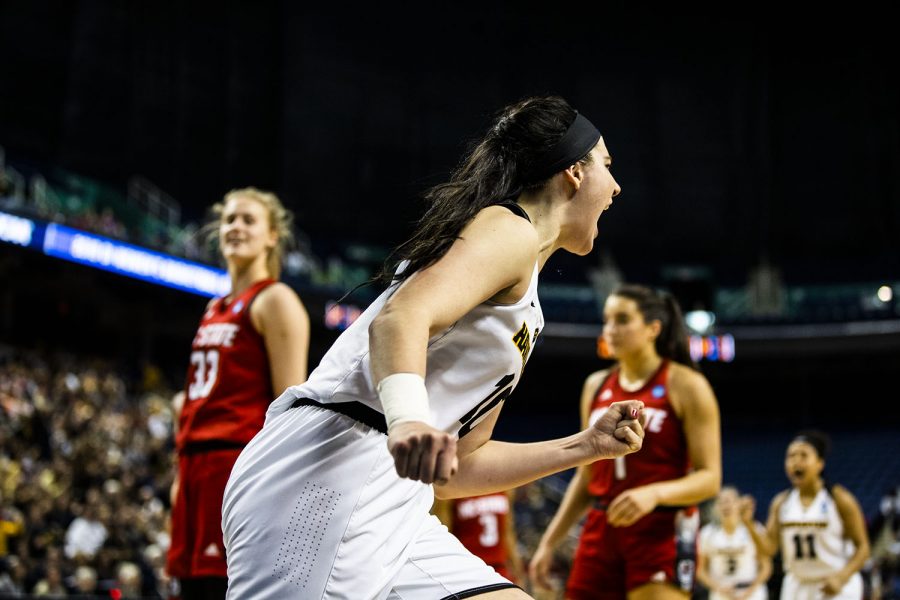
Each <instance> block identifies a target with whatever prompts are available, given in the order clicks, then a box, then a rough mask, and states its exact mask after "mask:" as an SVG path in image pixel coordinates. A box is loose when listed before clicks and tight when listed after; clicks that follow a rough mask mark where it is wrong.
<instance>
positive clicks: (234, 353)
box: [176, 279, 275, 451]
mask: <svg viewBox="0 0 900 600" xmlns="http://www.w3.org/2000/svg"><path fill="white" fill-rule="evenodd" d="M273 283H275V280H274V279H264V280H262V281H258V282H256V283H254V284H253V285H251V286H250V287H249V288H247V289H246V290H244V292H242V293H241V294H240V295H238V296H237V297H235V298H233V299H232V300H231V301H230V302H226V301H225V298H216V299H215V300H214V301H213V302H212V304H211V306H210V307H209V308H208V309H207V311H206V312H205V313H204V314H203V318H202V319H201V320H200V326H199V327H198V329H197V334H196V335H195V336H194V341H193V343H192V344H191V361H190V366H189V367H188V373H187V381H186V383H185V399H184V407H183V408H182V410H181V418H180V420H179V430H178V436H177V438H176V446H177V448H178V450H179V451H182V450H184V449H185V447H186V446H189V445H190V444H192V443H196V442H209V441H222V442H234V443H236V444H246V443H247V442H249V441H250V439H251V438H252V437H253V436H254V435H256V432H258V431H259V430H260V429H261V428H262V426H263V422H264V421H265V416H266V409H267V408H268V406H269V404H270V403H271V402H272V400H273V399H274V398H273V395H274V394H273V392H272V380H271V377H270V371H269V355H268V353H267V352H266V346H265V341H264V340H263V337H262V336H261V335H260V334H259V332H257V331H256V329H255V328H254V327H253V324H252V323H251V322H250V305H251V304H252V303H253V300H254V299H255V298H256V296H257V295H258V294H259V293H260V292H261V291H262V290H264V289H265V288H267V287H269V286H270V285H272V284H273Z"/></svg>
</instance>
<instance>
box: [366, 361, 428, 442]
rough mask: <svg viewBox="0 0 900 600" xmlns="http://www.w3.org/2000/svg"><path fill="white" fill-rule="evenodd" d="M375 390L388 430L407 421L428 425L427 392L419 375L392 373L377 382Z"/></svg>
mask: <svg viewBox="0 0 900 600" xmlns="http://www.w3.org/2000/svg"><path fill="white" fill-rule="evenodd" d="M375 389H376V390H377V391H378V398H379V399H380V400H381V405H382V407H383V408H384V418H385V420H387V426H388V429H390V428H391V426H393V425H395V424H396V423H406V422H407V421H422V422H423V423H430V421H431V411H430V410H429V408H428V391H427V390H426V389H425V380H424V379H423V378H422V376H421V375H418V374H416V373H394V374H392V375H388V376H387V377H385V378H384V379H382V380H381V381H379V382H378V385H377V386H376V388H375Z"/></svg>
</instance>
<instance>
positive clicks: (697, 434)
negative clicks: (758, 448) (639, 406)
mask: <svg viewBox="0 0 900 600" xmlns="http://www.w3.org/2000/svg"><path fill="white" fill-rule="evenodd" d="M669 393H670V394H671V397H672V400H673V404H676V403H677V405H679V406H681V422H682V427H683V429H684V437H685V440H686V442H687V451H688V457H689V458H690V462H691V467H692V469H691V472H690V473H688V474H687V475H685V476H684V477H679V478H677V479H670V480H668V481H660V482H658V483H651V484H649V485H646V486H641V487H636V488H632V489H630V490H627V491H625V492H623V493H621V494H619V495H618V496H617V497H616V498H615V499H614V500H613V501H612V502H611V503H610V505H609V510H608V513H607V515H608V519H609V524H610V525H613V526H615V527H626V526H628V525H631V524H633V523H634V522H636V521H637V520H638V519H640V518H641V517H643V516H644V515H646V514H648V513H649V512H650V511H652V510H653V509H655V508H656V507H657V506H692V505H694V504H697V503H698V502H702V501H703V500H706V499H708V498H712V497H713V496H715V495H716V494H717V493H718V491H719V488H720V487H721V485H722V442H721V432H720V423H719V405H718V402H717V401H716V397H715V395H714V394H713V390H712V387H710V385H709V382H708V381H707V380H706V378H705V377H704V376H703V375H701V374H700V373H698V372H696V371H694V370H693V369H689V368H686V367H682V366H680V365H673V369H672V371H671V375H670V378H669Z"/></svg>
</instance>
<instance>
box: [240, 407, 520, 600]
mask: <svg viewBox="0 0 900 600" xmlns="http://www.w3.org/2000/svg"><path fill="white" fill-rule="evenodd" d="M433 501H434V496H433V490H432V488H431V486H430V485H425V484H422V483H420V482H415V481H410V480H408V479H401V478H399V477H398V476H397V473H396V471H395V470H394V462H393V459H392V457H391V455H390V453H389V452H388V450H387V438H386V437H385V436H384V435H383V434H381V433H379V432H378V431H376V430H373V429H371V428H369V427H368V426H366V425H363V424H361V423H358V422H356V421H354V420H353V419H351V418H350V417H347V416H344V415H342V414H339V413H336V412H333V411H331V410H328V409H323V408H318V407H315V406H301V407H298V408H293V409H289V410H285V411H284V412H282V413H281V414H277V415H272V414H270V415H269V418H268V419H267V421H266V425H265V427H263V429H262V430H261V431H260V432H259V433H258V434H257V435H256V436H255V437H254V438H253V440H252V441H251V442H250V443H249V444H248V445H247V447H246V448H245V449H244V451H243V452H242V453H241V455H240V457H239V458H238V460H237V462H236V464H235V466H234V469H233V470H232V473H231V477H230V479H229V481H228V485H227V486H226V488H225V499H224V503H223V507H222V530H223V533H224V539H225V549H226V555H227V557H228V598H229V600H256V599H259V600H264V599H265V600H270V599H272V598H279V599H289V598H297V599H300V598H303V599H307V598H309V599H320V598H322V599H329V600H331V599H338V598H341V599H343V598H346V599H352V600H367V599H373V600H374V599H378V600H383V599H391V600H419V599H421V600H438V599H442V598H468V597H472V596H475V595H477V594H479V593H483V592H486V591H493V590H496V589H503V588H510V587H515V586H514V585H513V584H512V583H510V582H509V581H508V580H507V579H505V578H503V577H501V576H500V575H499V574H497V572H496V571H494V570H493V569H492V568H491V567H489V566H487V565H486V564H485V563H484V561H482V560H481V559H480V558H478V557H476V556H474V555H473V554H471V553H470V552H469V551H468V550H466V549H465V548H464V547H463V546H462V544H461V543H460V542H459V541H458V540H457V539H456V538H455V537H454V536H453V535H451V534H450V533H449V532H448V531H447V528H446V527H444V526H443V525H442V524H441V523H440V521H438V519H437V518H436V517H434V516H432V515H430V514H429V513H428V511H429V509H430V508H431V505H432V503H433Z"/></svg>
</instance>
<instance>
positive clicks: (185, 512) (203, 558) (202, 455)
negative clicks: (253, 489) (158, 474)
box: [166, 448, 241, 579]
mask: <svg viewBox="0 0 900 600" xmlns="http://www.w3.org/2000/svg"><path fill="white" fill-rule="evenodd" d="M240 453H241V449H240V448H227V449H221V450H211V451H207V452H198V453H196V454H190V453H184V454H181V455H180V456H179V457H178V476H179V480H180V484H179V488H178V495H177V496H176V498H175V504H174V505H173V506H172V543H171V546H170V547H169V555H168V557H167V560H166V571H167V572H168V573H169V575H171V576H172V577H178V578H179V579H185V578H189V577H227V576H228V571H227V565H226V563H225V546H224V545H223V543H222V496H223V495H224V494H225V484H226V483H227V482H228V476H229V475H231V468H232V467H233V466H234V463H235V461H236V460H237V457H238V454H240Z"/></svg>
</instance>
